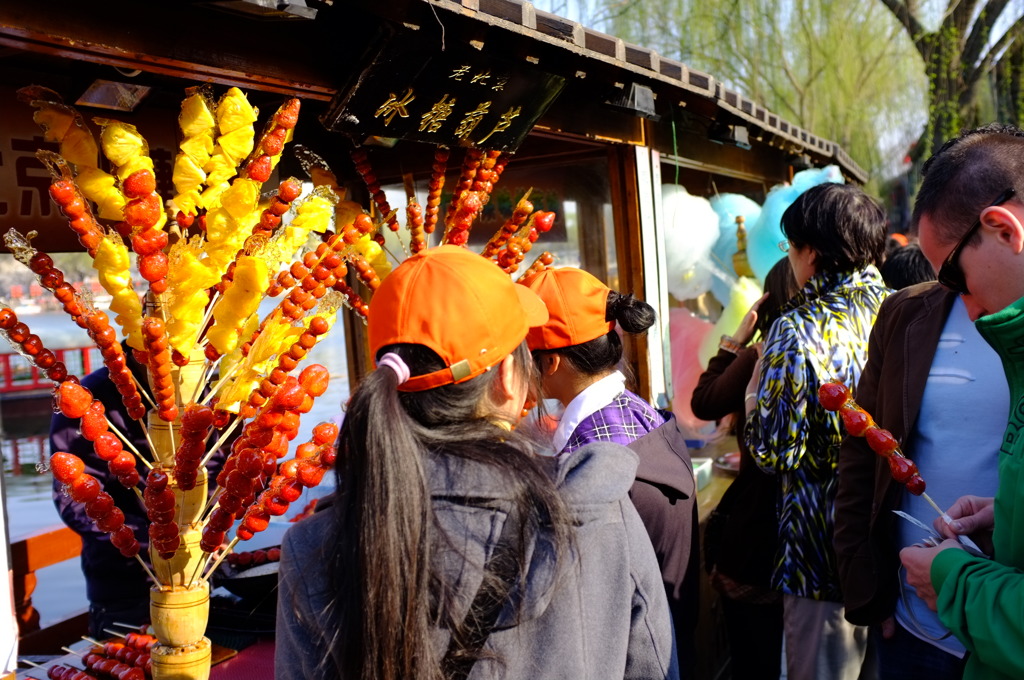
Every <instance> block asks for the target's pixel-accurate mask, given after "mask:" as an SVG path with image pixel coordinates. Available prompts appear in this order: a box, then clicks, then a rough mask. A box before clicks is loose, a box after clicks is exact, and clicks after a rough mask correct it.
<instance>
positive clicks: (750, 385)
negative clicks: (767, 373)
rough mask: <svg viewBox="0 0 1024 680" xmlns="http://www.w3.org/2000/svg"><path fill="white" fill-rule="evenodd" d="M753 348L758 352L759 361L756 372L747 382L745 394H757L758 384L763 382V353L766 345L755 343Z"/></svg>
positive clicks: (755, 364) (756, 363) (755, 363)
mask: <svg viewBox="0 0 1024 680" xmlns="http://www.w3.org/2000/svg"><path fill="white" fill-rule="evenodd" d="M753 347H754V350H756V351H757V361H756V362H754V371H753V372H752V373H751V374H750V380H748V381H747V390H746V392H744V394H757V383H758V382H759V381H760V380H761V357H762V354H761V352H762V351H763V350H764V344H763V343H760V342H755V343H754V344H753Z"/></svg>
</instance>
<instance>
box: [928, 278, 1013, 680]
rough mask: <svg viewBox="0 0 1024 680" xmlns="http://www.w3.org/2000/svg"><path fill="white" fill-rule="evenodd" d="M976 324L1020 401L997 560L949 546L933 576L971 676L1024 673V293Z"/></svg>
mask: <svg viewBox="0 0 1024 680" xmlns="http://www.w3.org/2000/svg"><path fill="white" fill-rule="evenodd" d="M975 325H976V326H977V328H978V332H980V333H981V335H982V337H984V338H985V340H987V341H988V343H989V344H990V345H992V347H993V348H994V349H995V350H996V352H998V353H999V356H1000V357H1001V358H1002V360H1003V369H1004V370H1005V371H1006V378H1007V380H1008V381H1009V384H1010V404H1011V405H1012V407H1011V412H1010V418H1009V422H1008V424H1007V426H1006V432H1005V434H1004V435H1003V446H1002V449H1001V450H1000V452H999V453H1000V456H999V490H998V491H997V492H996V499H995V533H994V534H993V537H992V541H993V545H994V552H995V559H993V560H985V559H982V558H978V557H971V556H970V555H968V554H967V553H966V552H964V551H962V550H944V551H942V552H941V553H939V554H938V556H936V558H935V561H934V562H932V569H931V577H932V584H933V585H934V587H935V592H936V593H937V594H938V601H937V605H938V611H939V618H940V619H941V620H942V623H943V624H944V625H945V626H946V627H947V628H949V630H951V631H953V633H954V634H955V635H956V636H957V638H959V640H960V641H961V642H962V643H963V644H964V646H965V647H967V649H968V650H970V652H971V657H970V659H969V660H968V662H967V670H966V672H965V673H964V679H965V680H977V679H978V678H992V679H1001V678H1007V679H1009V678H1024V571H1022V570H1024V461H1022V457H1024V438H1022V437H1021V436H1020V432H1021V430H1022V429H1024V353H1022V351H1021V350H1022V348H1024V298H1021V299H1020V300H1017V302H1015V303H1014V304H1012V305H1010V306H1009V307H1007V308H1006V309H1003V310H1002V311H999V312H996V313H995V314H991V315H989V316H984V317H982V318H980V319H979V320H978V321H977V323H976V324H975ZM969 492H970V490H969V489H965V490H964V493H969Z"/></svg>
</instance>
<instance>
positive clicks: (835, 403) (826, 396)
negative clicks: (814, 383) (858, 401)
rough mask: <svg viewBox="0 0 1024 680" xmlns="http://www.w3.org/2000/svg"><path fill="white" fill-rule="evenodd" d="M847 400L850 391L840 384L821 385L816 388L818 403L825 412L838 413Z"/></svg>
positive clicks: (828, 383)
mask: <svg viewBox="0 0 1024 680" xmlns="http://www.w3.org/2000/svg"><path fill="white" fill-rule="evenodd" d="M849 399H850V390H848V389H847V388H846V385H844V384H842V383H837V382H827V383H822V385H821V387H819V388H818V401H820V402H821V405H822V406H823V407H824V408H825V410H827V411H838V410H839V409H840V408H842V406H843V404H845V403H846V402H847V401H848V400H849Z"/></svg>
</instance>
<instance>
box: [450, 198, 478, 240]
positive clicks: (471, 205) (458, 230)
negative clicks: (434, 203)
mask: <svg viewBox="0 0 1024 680" xmlns="http://www.w3.org/2000/svg"><path fill="white" fill-rule="evenodd" d="M483 207H484V203H483V200H482V199H481V194H480V192H477V191H464V192H462V196H461V197H460V198H459V200H458V202H457V204H456V207H455V210H454V213H453V212H451V211H449V213H448V215H449V217H450V219H449V221H448V231H447V233H446V234H445V235H444V239H443V242H444V243H450V244H451V245H454V246H464V245H466V243H468V242H469V230H470V229H472V228H473V220H475V219H476V217H477V215H479V214H480V211H481V210H482V209H483Z"/></svg>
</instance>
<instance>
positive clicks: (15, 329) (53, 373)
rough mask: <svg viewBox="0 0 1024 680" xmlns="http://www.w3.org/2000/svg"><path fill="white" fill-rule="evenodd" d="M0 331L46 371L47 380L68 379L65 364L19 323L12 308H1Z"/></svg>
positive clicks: (58, 380)
mask: <svg viewBox="0 0 1024 680" xmlns="http://www.w3.org/2000/svg"><path fill="white" fill-rule="evenodd" d="M0 330H2V331H4V332H5V333H6V334H7V338H8V339H9V340H10V341H11V342H13V343H17V344H19V345H20V346H21V349H22V351H23V352H24V353H25V354H26V355H28V356H29V357H31V359H32V363H34V364H35V365H36V366H37V367H38V368H40V369H42V370H44V371H46V377H47V378H49V379H50V380H53V381H54V382H58V383H59V382H61V381H62V380H64V379H65V378H67V377H68V369H67V366H65V365H64V362H63V361H58V360H57V355H56V354H54V352H53V351H52V350H49V349H47V348H46V347H45V346H43V342H42V340H41V339H40V338H39V336H38V335H35V334H33V333H31V331H30V330H29V327H28V326H27V325H26V324H25V323H22V322H20V321H18V315H17V314H15V313H14V310H13V309H11V308H10V307H2V308H0Z"/></svg>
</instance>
